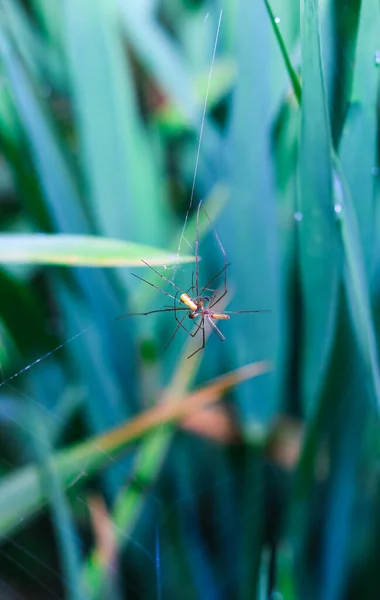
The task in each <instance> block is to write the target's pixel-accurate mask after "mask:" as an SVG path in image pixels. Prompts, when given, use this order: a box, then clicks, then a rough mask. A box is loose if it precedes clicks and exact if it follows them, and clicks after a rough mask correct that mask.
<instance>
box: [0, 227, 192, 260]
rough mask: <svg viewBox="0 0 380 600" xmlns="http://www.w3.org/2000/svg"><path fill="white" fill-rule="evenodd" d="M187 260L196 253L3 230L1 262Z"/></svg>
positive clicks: (93, 239)
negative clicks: (5, 231)
mask: <svg viewBox="0 0 380 600" xmlns="http://www.w3.org/2000/svg"><path fill="white" fill-rule="evenodd" d="M142 259H144V260H145V261H146V262H148V263H149V264H151V265H165V264H172V263H177V262H180V263H188V262H192V261H194V260H195V257H194V256H188V255H182V256H181V257H180V259H179V261H178V257H177V255H176V254H174V253H173V252H171V253H170V252H165V251H164V250H159V249H157V248H150V247H149V246H143V245H140V244H133V243H131V242H124V241H122V240H114V239H109V238H103V237H96V236H90V235H89V236H82V235H65V234H30V235H29V234H11V233H10V234H0V263H3V264H9V263H19V264H21V263H23V264H25V263H31V264H40V265H61V266H77V267H79V266H81V267H115V266H117V267H127V266H128V267H129V266H130V267H132V266H134V267H144V266H145V265H144V263H143V262H142Z"/></svg>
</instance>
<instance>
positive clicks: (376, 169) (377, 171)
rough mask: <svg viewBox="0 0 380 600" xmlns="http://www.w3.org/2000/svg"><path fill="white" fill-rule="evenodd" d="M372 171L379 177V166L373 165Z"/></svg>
mask: <svg viewBox="0 0 380 600" xmlns="http://www.w3.org/2000/svg"><path fill="white" fill-rule="evenodd" d="M371 173H372V175H374V176H375V177H377V176H378V174H379V173H380V169H379V167H372V169H371Z"/></svg>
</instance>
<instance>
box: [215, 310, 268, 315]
mask: <svg viewBox="0 0 380 600" xmlns="http://www.w3.org/2000/svg"><path fill="white" fill-rule="evenodd" d="M270 312H272V311H271V310H224V311H223V313H224V314H225V315H242V314H246V313H270Z"/></svg>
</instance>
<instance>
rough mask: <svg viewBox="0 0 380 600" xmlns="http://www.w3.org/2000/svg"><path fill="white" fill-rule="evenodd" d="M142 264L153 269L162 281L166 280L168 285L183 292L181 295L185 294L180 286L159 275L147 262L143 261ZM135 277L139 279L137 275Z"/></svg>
mask: <svg viewBox="0 0 380 600" xmlns="http://www.w3.org/2000/svg"><path fill="white" fill-rule="evenodd" d="M141 262H143V263H144V265H146V266H147V267H149V268H150V269H152V271H153V272H154V273H156V275H158V276H159V277H161V279H165V281H167V282H168V283H170V285H172V286H173V287H175V288H176V289H177V290H179V291H180V292H181V294H184V291H183V290H181V288H180V287H179V285H177V284H176V283H174V281H172V280H171V279H168V278H167V277H165V275H161V273H159V272H158V271H156V269H154V268H153V267H151V266H150V265H149V264H148V263H147V262H145V260H143V259H141ZM135 277H137V275H135ZM140 279H141V278H140Z"/></svg>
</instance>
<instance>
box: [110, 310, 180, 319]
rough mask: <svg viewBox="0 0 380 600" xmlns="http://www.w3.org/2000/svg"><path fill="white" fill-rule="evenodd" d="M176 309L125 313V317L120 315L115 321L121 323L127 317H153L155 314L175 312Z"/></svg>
mask: <svg viewBox="0 0 380 600" xmlns="http://www.w3.org/2000/svg"><path fill="white" fill-rule="evenodd" d="M174 310H175V309H174V308H170V307H167V308H159V309H158V310H148V312H141V313H125V314H123V315H119V316H118V317H115V321H119V319H124V318H125V317H139V316H145V315H152V314H153V313H163V312H173V311H174Z"/></svg>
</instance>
